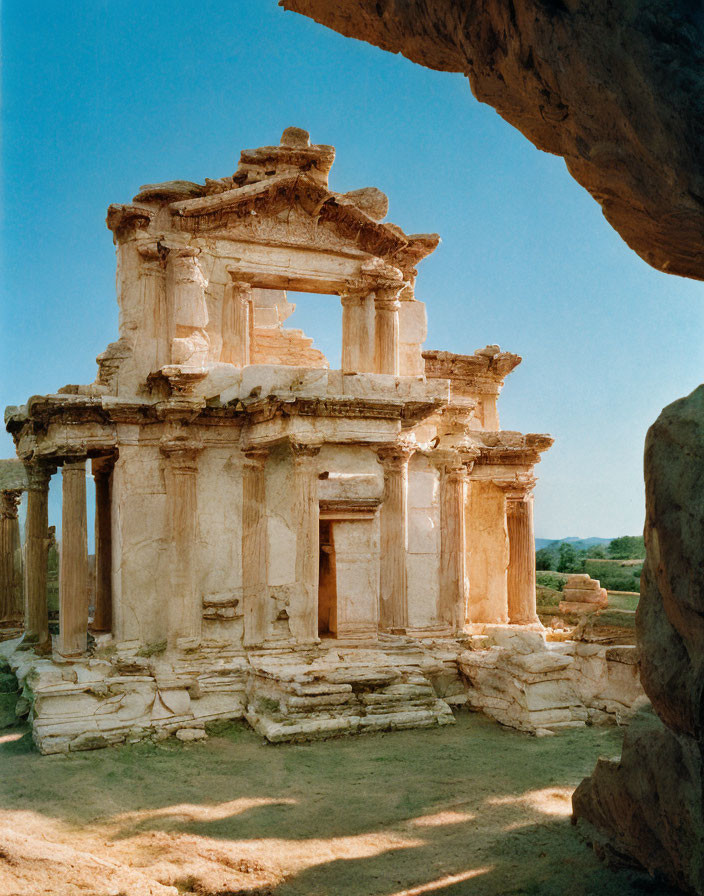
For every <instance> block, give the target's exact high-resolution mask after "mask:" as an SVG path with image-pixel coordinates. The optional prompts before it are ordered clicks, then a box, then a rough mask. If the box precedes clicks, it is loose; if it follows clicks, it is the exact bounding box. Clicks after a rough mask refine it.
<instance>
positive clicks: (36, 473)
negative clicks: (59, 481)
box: [24, 460, 56, 491]
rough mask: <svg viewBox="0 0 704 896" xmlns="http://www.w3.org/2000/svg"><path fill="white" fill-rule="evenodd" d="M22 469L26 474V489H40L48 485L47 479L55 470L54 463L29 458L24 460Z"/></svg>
mask: <svg viewBox="0 0 704 896" xmlns="http://www.w3.org/2000/svg"><path fill="white" fill-rule="evenodd" d="M24 469H25V473H26V474H27V490H28V491H29V490H30V489H31V490H32V491H36V490H39V491H42V490H44V489H46V488H48V487H49V480H50V479H51V477H52V476H53V475H54V473H55V472H56V465H55V464H47V463H44V462H43V461H40V460H30V461H25V462H24Z"/></svg>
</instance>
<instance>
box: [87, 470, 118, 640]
mask: <svg viewBox="0 0 704 896" xmlns="http://www.w3.org/2000/svg"><path fill="white" fill-rule="evenodd" d="M113 463H114V462H113V459H112V458H111V457H99V458H98V457H96V458H94V459H93V463H92V469H93V479H94V481H95V615H94V616H93V630H94V631H96V632H109V631H110V630H111V629H112V507H111V491H112V468H113Z"/></svg>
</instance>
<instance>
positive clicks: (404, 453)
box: [376, 439, 417, 470]
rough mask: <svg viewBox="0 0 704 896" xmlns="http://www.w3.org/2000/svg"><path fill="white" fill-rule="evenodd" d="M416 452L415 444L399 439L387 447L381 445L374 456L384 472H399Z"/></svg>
mask: <svg viewBox="0 0 704 896" xmlns="http://www.w3.org/2000/svg"><path fill="white" fill-rule="evenodd" d="M416 450H417V445H416V443H415V442H412V441H410V440H406V439H400V440H399V441H397V442H392V443H391V444H389V445H381V446H380V447H379V448H377V449H376V455H377V457H378V458H379V461H380V463H381V464H382V466H383V467H384V470H394V469H396V470H400V469H402V468H403V467H404V466H405V465H406V464H407V463H408V461H409V459H410V457H411V456H412V455H413V454H414V453H415V451H416Z"/></svg>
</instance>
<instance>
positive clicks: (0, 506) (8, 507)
mask: <svg viewBox="0 0 704 896" xmlns="http://www.w3.org/2000/svg"><path fill="white" fill-rule="evenodd" d="M22 491H23V489H21V488H8V489H4V490H3V491H0V519H3V520H16V519H17V506H18V505H19V503H20V500H21V498H22Z"/></svg>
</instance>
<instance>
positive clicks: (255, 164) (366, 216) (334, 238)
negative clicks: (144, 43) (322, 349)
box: [107, 128, 440, 276]
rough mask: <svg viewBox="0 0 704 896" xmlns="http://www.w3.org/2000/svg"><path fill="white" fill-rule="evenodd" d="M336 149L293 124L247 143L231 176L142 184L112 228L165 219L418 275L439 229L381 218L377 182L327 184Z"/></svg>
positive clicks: (383, 201)
mask: <svg viewBox="0 0 704 896" xmlns="http://www.w3.org/2000/svg"><path fill="white" fill-rule="evenodd" d="M334 158H335V151H334V148H333V147H331V146H327V145H322V144H321V145H317V144H311V143H310V138H309V135H308V133H307V132H306V131H303V130H302V129H300V128H287V129H286V130H285V131H284V133H283V135H282V138H281V143H280V144H279V146H263V147H259V148H258V149H251V150H243V151H242V154H241V157H240V164H239V167H238V169H237V171H236V172H235V174H233V175H232V176H230V177H224V178H220V179H215V180H213V179H210V178H206V179H205V184H203V185H201V184H196V183H193V182H191V181H179V180H175V181H168V182H165V183H161V184H149V185H147V186H143V187H142V188H141V189H140V192H139V193H138V194H137V195H136V196H135V197H134V199H133V202H132V203H131V204H128V205H114V206H111V207H110V211H109V214H108V222H107V223H108V227H109V228H110V229H111V230H113V231H116V230H117V229H118V228H119V229H120V231H121V232H126V231H127V230H129V228H130V227H132V228H134V227H145V226H148V224H149V222H150V220H152V219H154V218H155V217H157V219H158V224H157V223H156V222H155V226H158V228H159V229H163V227H164V224H165V218H164V214H163V213H162V210H163V212H165V213H166V215H167V218H166V221H168V220H169V217H168V216H169V215H170V221H171V228H172V229H173V231H175V232H176V233H178V234H187V235H189V236H191V237H195V238H198V237H200V236H203V237H207V238H209V239H212V238H215V239H233V240H238V241H239V240H244V241H246V242H258V243H268V244H271V245H278V246H296V247H299V246H305V247H308V248H311V249H317V250H320V251H329V252H338V253H344V254H351V255H359V254H368V255H373V256H376V257H379V258H384V259H385V260H386V261H387V262H389V263H391V264H393V265H394V266H396V267H398V268H400V269H401V270H403V271H404V272H407V273H408V274H409V275H411V276H413V272H414V268H415V266H416V265H417V264H418V262H419V261H420V260H421V259H423V258H424V257H425V256H426V255H429V254H430V253H431V252H433V251H434V249H435V248H436V247H437V245H438V243H439V241H440V238H439V237H438V236H437V234H414V235H411V236H408V235H407V234H405V233H404V232H403V230H402V229H401V228H400V227H398V225H396V224H393V223H391V222H386V223H383V219H384V218H385V217H386V214H387V211H388V205H389V203H388V198H387V197H386V195H385V194H384V193H383V192H382V191H381V190H379V189H377V188H376V187H364V188H362V189H359V190H351V191H349V192H347V193H344V194H343V193H335V192H333V191H331V190H330V189H329V188H328V172H329V171H330V167H331V166H332V163H333V161H334Z"/></svg>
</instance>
